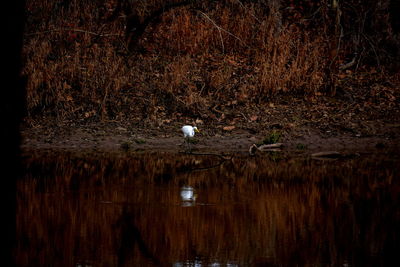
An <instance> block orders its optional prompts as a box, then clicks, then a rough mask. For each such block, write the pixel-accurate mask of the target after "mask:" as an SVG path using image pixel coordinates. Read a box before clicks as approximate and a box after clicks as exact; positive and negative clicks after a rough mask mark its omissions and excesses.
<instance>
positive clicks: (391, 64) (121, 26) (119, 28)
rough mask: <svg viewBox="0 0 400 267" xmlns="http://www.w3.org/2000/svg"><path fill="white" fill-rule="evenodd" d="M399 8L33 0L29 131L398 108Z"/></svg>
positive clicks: (27, 59) (27, 71)
mask: <svg viewBox="0 0 400 267" xmlns="http://www.w3.org/2000/svg"><path fill="white" fill-rule="evenodd" d="M391 2H392V1H389V0H381V1H362V3H360V2H359V1H350V2H349V3H340V4H338V1H328V0H325V1H312V0H308V1H307V0H304V1H293V0H282V1H279V0H273V1H239V0H223V1H165V0H152V1H144V2H139V1H124V0H120V1H115V0H114V1H113V0H97V1H87V0H82V1H46V0H28V1H27V6H26V11H27V25H26V32H25V39H24V51H23V58H24V66H25V67H24V70H23V74H24V75H26V77H27V105H28V107H27V108H28V121H29V122H30V123H32V124H34V123H35V121H37V120H41V119H43V118H46V119H51V120H53V119H56V121H57V122H61V121H66V120H75V121H77V122H79V123H87V122H97V121H100V120H106V121H108V120H117V121H124V120H126V119H129V120H130V121H131V122H132V123H134V124H138V125H139V124H140V125H143V124H142V123H143V122H144V123H149V122H150V123H154V122H155V121H159V122H160V123H169V122H171V121H174V120H179V121H184V120H187V119H193V120H195V119H201V120H203V121H208V122H210V123H212V122H215V121H217V119H219V120H221V119H224V118H225V116H221V114H227V113H229V112H231V113H234V114H236V115H237V114H243V117H244V118H249V117H250V116H251V114H249V113H247V111H248V110H249V109H250V110H251V109H254V108H255V107H264V106H267V105H268V104H270V102H271V101H272V102H273V101H276V98H275V100H274V97H276V96H282V95H290V96H291V97H300V98H302V97H305V99H306V101H310V102H311V101H315V99H318V97H320V96H321V95H326V94H328V95H335V94H338V95H340V96H343V95H348V94H350V95H353V94H357V95H374V94H375V95H376V94H378V95H379V98H381V97H383V98H384V99H385V101H387V103H396V101H398V100H397V99H398V98H397V97H398V95H399V89H398V86H399V79H400V76H399V74H398V71H397V67H398V66H396V65H395V63H396V60H397V61H398V59H399V50H398V45H399V25H398V23H397V22H396V21H395V18H394V14H395V11H396V10H397V11H398V10H399V7H398V6H395V5H394V4H392V5H390V3H391ZM367 7H371V9H367ZM374 8H375V9H374ZM371 10H372V11H371ZM367 75H368V78H365V77H366V76H367ZM378 87H379V88H378ZM374 90H378V91H379V93H377V92H375V93H374V92H373V91H374ZM356 91H357V93H356ZM382 94H383V95H382ZM340 100H341V101H343V99H340ZM385 103H386V102H385ZM228 111H229V112H228ZM226 118H228V116H226Z"/></svg>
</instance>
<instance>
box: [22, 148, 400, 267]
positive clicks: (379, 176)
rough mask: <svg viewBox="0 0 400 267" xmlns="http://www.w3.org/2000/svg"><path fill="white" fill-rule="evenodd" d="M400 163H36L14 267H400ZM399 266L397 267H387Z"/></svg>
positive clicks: (115, 158) (45, 157)
mask: <svg viewBox="0 0 400 267" xmlns="http://www.w3.org/2000/svg"><path fill="white" fill-rule="evenodd" d="M399 162H400V161H399V159H398V158H390V157H382V156H378V157H375V156H371V155H369V156H360V157H356V158H353V159H346V160H344V159H340V160H336V161H328V162H326V161H316V160H312V159H296V158H279V157H275V156H274V157H268V156H267V155H259V156H256V157H249V156H247V155H240V154H237V155H233V157H232V158H231V159H222V158H220V157H217V156H212V155H185V154H173V153H141V154H98V155H83V154H81V155H78V154H72V153H48V154H43V153H42V154H40V155H35V154H29V155H27V157H26V158H25V162H24V163H25V166H26V169H25V176H24V178H23V179H21V180H20V181H18V186H17V214H16V215H17V240H18V241H17V249H16V258H17V263H18V266H387V265H388V264H389V263H390V264H392V263H393V262H397V263H399V260H398V254H399V252H400V227H399V226H400V210H399V207H400V178H399V167H398V166H399ZM391 266H393V265H391Z"/></svg>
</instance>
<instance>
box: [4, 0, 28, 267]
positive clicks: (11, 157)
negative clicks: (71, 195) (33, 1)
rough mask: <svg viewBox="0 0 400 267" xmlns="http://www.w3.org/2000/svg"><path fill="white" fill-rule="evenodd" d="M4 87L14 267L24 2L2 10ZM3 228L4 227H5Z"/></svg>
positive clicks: (8, 246)
mask: <svg viewBox="0 0 400 267" xmlns="http://www.w3.org/2000/svg"><path fill="white" fill-rule="evenodd" d="M2 10H3V14H2V16H1V17H2V23H1V26H2V33H3V37H4V41H3V49H2V52H3V56H2V63H3V67H2V74H3V79H2V83H3V86H2V88H1V93H0V94H1V95H0V101H1V104H0V114H1V115H0V116H1V117H0V118H1V122H2V127H1V129H2V130H1V136H2V143H3V145H2V149H1V154H2V160H1V171H2V173H3V175H2V179H1V196H2V200H1V203H2V210H3V216H2V217H3V223H4V222H5V227H2V229H3V234H2V237H3V238H2V241H3V246H2V247H3V248H4V249H2V251H3V252H4V253H5V254H6V257H3V258H2V265H3V266H13V261H14V259H13V256H12V255H13V249H14V247H15V207H16V202H15V192H16V191H15V190H16V179H17V178H18V176H19V174H20V173H19V172H18V170H20V169H21V168H20V150H19V145H20V135H19V125H20V122H21V119H22V116H23V111H24V110H25V105H24V99H25V97H24V83H23V81H22V79H21V77H20V70H21V59H20V56H21V48H22V34H23V25H24V1H8V2H6V3H4V4H3V6H2ZM3 225H4V224H3Z"/></svg>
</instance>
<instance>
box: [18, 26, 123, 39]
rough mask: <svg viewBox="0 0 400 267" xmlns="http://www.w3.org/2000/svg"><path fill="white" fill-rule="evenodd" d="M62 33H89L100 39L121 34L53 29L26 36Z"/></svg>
mask: <svg viewBox="0 0 400 267" xmlns="http://www.w3.org/2000/svg"><path fill="white" fill-rule="evenodd" d="M62 31H70V32H82V33H87V34H91V35H95V36H99V37H108V36H119V35H120V34H101V33H96V32H91V31H86V30H82V29H73V28H60V29H53V30H47V31H41V32H31V33H27V34H25V35H26V36H32V35H40V34H46V33H50V32H62Z"/></svg>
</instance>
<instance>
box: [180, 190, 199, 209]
mask: <svg viewBox="0 0 400 267" xmlns="http://www.w3.org/2000/svg"><path fill="white" fill-rule="evenodd" d="M180 193H181V199H182V206H185V207H191V206H194V204H195V201H196V198H197V194H196V193H195V192H194V188H193V187H191V186H183V187H181V192H180Z"/></svg>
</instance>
